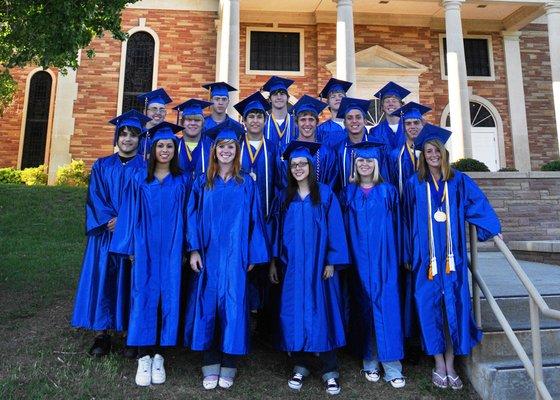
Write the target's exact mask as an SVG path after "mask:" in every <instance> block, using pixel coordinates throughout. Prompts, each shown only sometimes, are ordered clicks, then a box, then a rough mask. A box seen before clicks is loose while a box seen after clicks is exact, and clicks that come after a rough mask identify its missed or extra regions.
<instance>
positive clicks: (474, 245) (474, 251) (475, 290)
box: [469, 224, 482, 329]
mask: <svg viewBox="0 0 560 400" xmlns="http://www.w3.org/2000/svg"><path fill="white" fill-rule="evenodd" d="M469 239H470V247H471V289H472V290H471V293H472V297H473V311H474V320H475V322H476V326H477V327H478V328H479V329H482V313H481V310H480V289H479V287H478V285H477V283H476V279H474V277H473V276H472V274H473V273H475V272H477V271H478V242H477V238H476V226H474V225H473V224H469Z"/></svg>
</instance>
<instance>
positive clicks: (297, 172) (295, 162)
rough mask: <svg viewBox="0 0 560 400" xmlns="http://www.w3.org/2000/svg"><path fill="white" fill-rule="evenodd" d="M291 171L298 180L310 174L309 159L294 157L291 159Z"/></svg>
mask: <svg viewBox="0 0 560 400" xmlns="http://www.w3.org/2000/svg"><path fill="white" fill-rule="evenodd" d="M290 172H291V173H292V176H293V177H294V178H295V180H296V181H297V182H301V181H303V180H304V179H307V177H308V176H309V160H308V159H307V158H305V157H294V158H292V159H291V160H290Z"/></svg>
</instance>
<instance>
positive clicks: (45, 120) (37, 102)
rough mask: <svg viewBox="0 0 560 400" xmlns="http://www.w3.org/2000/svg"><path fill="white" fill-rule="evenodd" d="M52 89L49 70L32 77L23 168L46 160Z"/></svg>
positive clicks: (24, 141)
mask: <svg viewBox="0 0 560 400" xmlns="http://www.w3.org/2000/svg"><path fill="white" fill-rule="evenodd" d="M51 90H52V77H51V75H50V74H49V73H48V72H46V71H39V72H36V73H35V74H34V75H33V76H32V77H31V81H30V82H29V97H28V100H27V112H26V118H25V134H24V138H23V151H22V156H21V168H22V169H23V168H29V167H37V166H39V165H41V164H43V163H44V162H45V150H46V145H47V129H48V126H49V111H50V106H51Z"/></svg>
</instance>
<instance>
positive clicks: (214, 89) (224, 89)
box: [202, 82, 237, 97]
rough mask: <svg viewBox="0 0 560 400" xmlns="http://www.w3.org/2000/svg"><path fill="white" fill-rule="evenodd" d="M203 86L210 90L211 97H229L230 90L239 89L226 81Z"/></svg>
mask: <svg viewBox="0 0 560 400" xmlns="http://www.w3.org/2000/svg"><path fill="white" fill-rule="evenodd" d="M202 87H203V88H204V89H207V90H209V91H210V97H214V96H225V97H229V92H235V91H237V89H236V88H234V87H233V86H231V85H229V84H227V83H225V82H213V83H207V84H205V85H202Z"/></svg>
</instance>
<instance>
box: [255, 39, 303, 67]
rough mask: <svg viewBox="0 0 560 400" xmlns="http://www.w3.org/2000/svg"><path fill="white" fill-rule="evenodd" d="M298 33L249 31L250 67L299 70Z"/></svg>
mask: <svg viewBox="0 0 560 400" xmlns="http://www.w3.org/2000/svg"><path fill="white" fill-rule="evenodd" d="M299 44H300V34H299V33H297V32H259V31H252V32H251V54H250V60H249V66H250V69H252V70H256V71H296V72H297V71H299V67H300V57H299V51H300V48H299Z"/></svg>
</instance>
